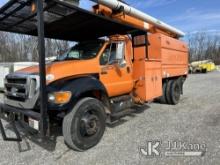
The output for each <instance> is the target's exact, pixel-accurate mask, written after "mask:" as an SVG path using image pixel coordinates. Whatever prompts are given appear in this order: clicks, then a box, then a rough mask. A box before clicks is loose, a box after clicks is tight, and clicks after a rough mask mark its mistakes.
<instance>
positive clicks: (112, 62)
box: [100, 41, 133, 97]
mask: <svg viewBox="0 0 220 165" xmlns="http://www.w3.org/2000/svg"><path fill="white" fill-rule="evenodd" d="M125 46H126V45H125V42H122V41H120V42H114V43H109V44H108V45H107V46H106V48H105V50H104V52H103V53H102V55H101V57H100V66H101V71H100V80H101V82H102V83H103V84H104V86H105V88H106V89H107V91H108V94H109V96H110V97H112V96H119V95H123V94H127V93H130V92H131V91H132V89H133V79H132V67H131V63H130V62H128V61H129V60H128V59H126V56H125V55H126V53H127V52H126V47H125Z"/></svg>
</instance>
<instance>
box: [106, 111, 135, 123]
mask: <svg viewBox="0 0 220 165" xmlns="http://www.w3.org/2000/svg"><path fill="white" fill-rule="evenodd" d="M134 112H136V110H135V109H126V110H123V111H120V112H117V113H113V114H111V116H110V122H111V123H112V122H115V121H117V120H119V119H121V118H123V117H125V116H128V115H130V114H132V113H134Z"/></svg>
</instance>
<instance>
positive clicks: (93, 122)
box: [63, 98, 106, 151]
mask: <svg viewBox="0 0 220 165" xmlns="http://www.w3.org/2000/svg"><path fill="white" fill-rule="evenodd" d="M105 122H106V113H105V109H104V105H103V104H102V103H101V102H100V101H99V100H97V99H94V98H83V99H81V100H80V101H79V102H78V103H77V104H76V105H75V106H74V108H73V109H72V110H71V112H70V113H69V114H68V115H67V116H66V117H65V118H64V120H63V136H64V140H65V142H66V144H67V145H68V146H69V147H70V148H72V149H74V150H77V151H85V150H88V149H89V148H92V147H94V146H95V145H96V144H98V142H99V141H100V140H101V138H102V136H103V134H104V132H105Z"/></svg>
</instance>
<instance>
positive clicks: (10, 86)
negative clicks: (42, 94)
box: [5, 75, 37, 102]
mask: <svg viewBox="0 0 220 165" xmlns="http://www.w3.org/2000/svg"><path fill="white" fill-rule="evenodd" d="M36 82H37V79H36V78H34V77H31V76H28V75H27V76H21V75H8V76H6V79H5V96H6V97H7V98H8V99H10V100H14V101H19V102H25V101H26V100H27V99H29V98H31V97H32V96H33V95H34V94H35V92H36V91H35V90H36V87H37V83H36Z"/></svg>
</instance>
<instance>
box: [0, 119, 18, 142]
mask: <svg viewBox="0 0 220 165" xmlns="http://www.w3.org/2000/svg"><path fill="white" fill-rule="evenodd" d="M11 125H12V127H13V130H14V132H15V135H16V138H9V137H7V136H6V133H5V129H4V127H3V124H2V120H1V119H0V130H1V134H2V138H3V140H4V141H15V142H21V141H22V139H21V136H20V133H19V132H18V129H17V127H16V125H15V120H12V121H11Z"/></svg>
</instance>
